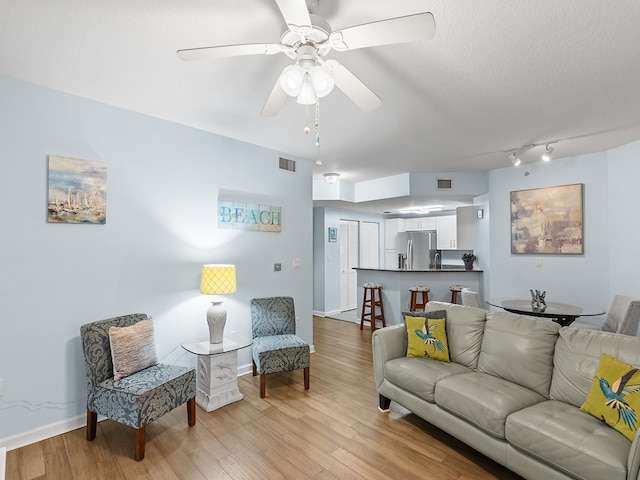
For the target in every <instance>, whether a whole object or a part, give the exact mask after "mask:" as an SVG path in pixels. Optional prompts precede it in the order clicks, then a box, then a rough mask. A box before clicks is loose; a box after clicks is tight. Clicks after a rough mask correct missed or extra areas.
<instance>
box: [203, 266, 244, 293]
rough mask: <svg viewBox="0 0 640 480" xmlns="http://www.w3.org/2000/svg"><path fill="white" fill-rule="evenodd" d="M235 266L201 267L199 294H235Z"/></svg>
mask: <svg viewBox="0 0 640 480" xmlns="http://www.w3.org/2000/svg"><path fill="white" fill-rule="evenodd" d="M236 292H237V288H236V266H235V265H203V266H202V279H201V281H200V293H205V294H207V295H227V294H229V293H236Z"/></svg>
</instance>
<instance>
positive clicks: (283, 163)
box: [280, 157, 298, 173]
mask: <svg viewBox="0 0 640 480" xmlns="http://www.w3.org/2000/svg"><path fill="white" fill-rule="evenodd" d="M297 168H298V164H297V163H296V161H295V160H289V159H288V158H282V157H280V170H285V171H287V172H292V173H296V171H297Z"/></svg>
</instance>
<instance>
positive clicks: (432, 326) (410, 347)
mask: <svg viewBox="0 0 640 480" xmlns="http://www.w3.org/2000/svg"><path fill="white" fill-rule="evenodd" d="M443 313H444V312H443ZM404 321H405V324H406V328H407V357H418V358H423V357H428V358H432V359H433V360H439V361H441V362H448V361H449V345H448V343H447V326H446V325H447V320H446V318H422V317H412V316H409V315H406V316H405V317H404Z"/></svg>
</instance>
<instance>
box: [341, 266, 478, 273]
mask: <svg viewBox="0 0 640 480" xmlns="http://www.w3.org/2000/svg"><path fill="white" fill-rule="evenodd" d="M354 270H368V271H372V272H395V273H453V272H455V273H477V272H480V273H482V272H483V270H478V269H475V268H474V269H473V270H466V269H465V268H464V267H458V266H456V265H443V266H442V268H429V269H426V270H400V269H398V268H360V267H354Z"/></svg>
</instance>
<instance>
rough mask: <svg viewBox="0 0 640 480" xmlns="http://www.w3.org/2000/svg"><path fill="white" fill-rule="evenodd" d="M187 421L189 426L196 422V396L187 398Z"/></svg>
mask: <svg viewBox="0 0 640 480" xmlns="http://www.w3.org/2000/svg"><path fill="white" fill-rule="evenodd" d="M187 421H188V422H189V426H190V427H193V426H194V425H195V424H196V397H193V398H192V399H191V400H187Z"/></svg>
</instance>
